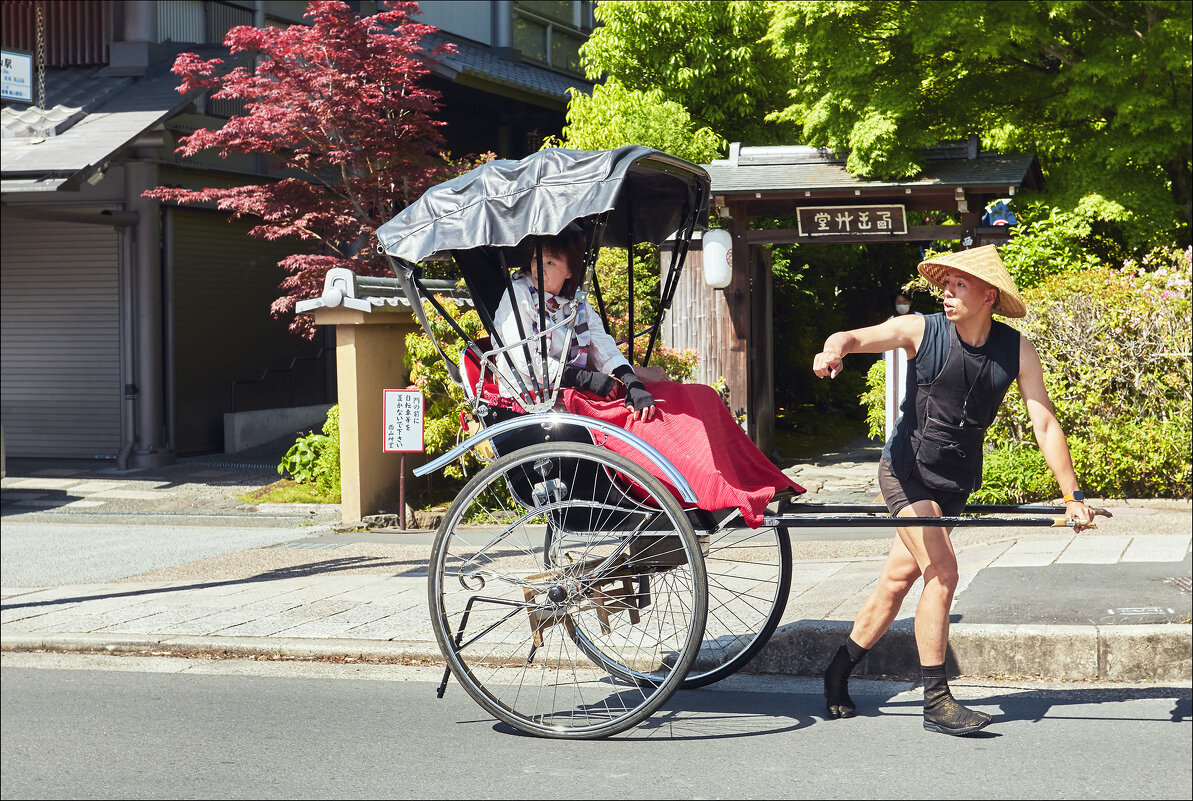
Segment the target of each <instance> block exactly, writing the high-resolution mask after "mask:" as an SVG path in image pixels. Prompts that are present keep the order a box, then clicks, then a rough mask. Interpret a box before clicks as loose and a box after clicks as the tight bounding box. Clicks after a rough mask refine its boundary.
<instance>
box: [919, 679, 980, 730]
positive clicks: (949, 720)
mask: <svg viewBox="0 0 1193 801" xmlns="http://www.w3.org/2000/svg"><path fill="white" fill-rule="evenodd" d="M920 672H921V673H923V675H924V728H925V729H927V730H928V731H934V732H939V733H941V734H952V735H953V736H955V737H960V736H962V735H965V734H973V733H974V732H975V731H977V730H978V729H981V728H984V727H985V726H986V725H988V724H989V723H990V721H991V720H993V718H991V717H990V716H989V715H987V714H986V713H985V712H975V711H974V710H972V709H968V708H967V707H964V706H962V705H961V704H959V703H957V700H956V699H955V698H953V693H952V692H951V691H950V690H949V681H948V679H946V678H945V676H944V665H937V666H936V667H924V666H923V665H920Z"/></svg>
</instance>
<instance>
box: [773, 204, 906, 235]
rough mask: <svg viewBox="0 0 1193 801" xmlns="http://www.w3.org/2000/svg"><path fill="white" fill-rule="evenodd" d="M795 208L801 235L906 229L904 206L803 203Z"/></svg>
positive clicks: (884, 231) (884, 232) (871, 232)
mask: <svg viewBox="0 0 1193 801" xmlns="http://www.w3.org/2000/svg"><path fill="white" fill-rule="evenodd" d="M796 212H797V217H798V219H799V235H800V236H834V235H837V236H840V235H842V234H849V235H851V236H857V235H858V234H862V235H865V234H875V235H877V236H881V235H883V234H905V233H907V214H906V212H905V211H904V207H903V206H801V207H800V208H798V209H796Z"/></svg>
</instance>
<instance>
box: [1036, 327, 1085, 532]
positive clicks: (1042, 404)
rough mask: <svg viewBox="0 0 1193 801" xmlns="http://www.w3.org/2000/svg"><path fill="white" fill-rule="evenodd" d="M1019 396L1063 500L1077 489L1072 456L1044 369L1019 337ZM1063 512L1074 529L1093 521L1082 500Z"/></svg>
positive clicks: (1038, 356)
mask: <svg viewBox="0 0 1193 801" xmlns="http://www.w3.org/2000/svg"><path fill="white" fill-rule="evenodd" d="M1019 394H1020V395H1022V396H1023V403H1024V404H1025V405H1026V406H1027V414H1028V417H1030V418H1031V427H1032V431H1033V432H1034V433H1035V435H1036V444H1038V445H1039V446H1040V452H1041V453H1043V454H1044V461H1045V462H1047V463H1048V469H1050V470H1051V471H1052V475H1054V476H1056V483H1057V484H1059V485H1060V491H1061V494H1062V495H1064V496H1065V497H1066V498H1067V497H1069V496H1071V495H1072V494H1073V492H1075V491H1076V490H1078V489H1080V485H1079V484H1078V483H1077V471H1076V470H1074V469H1073V456H1072V454H1070V453H1069V443H1068V440H1067V439H1066V438H1065V432H1064V430H1063V429H1062V428H1061V427H1060V422H1059V421H1058V420H1057V419H1056V412H1055V411H1054V410H1053V408H1052V401H1051V400H1049V399H1048V390H1047V389H1046V388H1045V387H1044V368H1043V366H1042V365H1041V364H1040V355H1039V354H1038V353H1037V352H1036V348H1035V345H1033V344H1032V343H1031V340H1030V339H1028V338H1027V337H1024V336H1021V337H1020V338H1019ZM1065 513H1066V515H1067V516H1068V517H1069V518H1070V519H1071V520H1074V521H1076V522H1077V528H1078V530H1080V529H1081V528H1082V524H1083V523H1090V522H1092V521H1093V519H1094V512H1093V509H1090V508H1089V506H1087V505H1086V504H1085V502H1084V501H1066V502H1065Z"/></svg>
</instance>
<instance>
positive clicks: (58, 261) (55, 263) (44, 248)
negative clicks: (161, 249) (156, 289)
mask: <svg viewBox="0 0 1193 801" xmlns="http://www.w3.org/2000/svg"><path fill="white" fill-rule="evenodd" d="M72 210H76V209H72ZM78 210H81V211H88V210H89V209H78ZM0 252H2V265H3V269H2V270H0V276H2V277H0V309H2V316H3V320H4V331H3V334H4V335H3V339H2V340H0V341H2V347H0V352H2V354H3V357H2V387H3V389H2V408H3V422H4V438H5V449H6V451H7V455H8V456H10V457H22V456H23V457H44V458H87V459H91V458H105V459H106V458H115V457H116V455H117V453H118V452H119V450H120V441H121V440H120V320H119V309H120V302H119V297H120V296H119V266H118V265H119V242H118V235H117V233H116V231H115V230H114V229H113V228H109V227H107V226H103V225H79V224H75V223H66V222H57V221H55V222H50V221H42V220H25V219H22V220H20V221H19V223H18V224H14V223H13V221H9V222H8V223H6V224H5V226H4V237H3V244H2V250H0Z"/></svg>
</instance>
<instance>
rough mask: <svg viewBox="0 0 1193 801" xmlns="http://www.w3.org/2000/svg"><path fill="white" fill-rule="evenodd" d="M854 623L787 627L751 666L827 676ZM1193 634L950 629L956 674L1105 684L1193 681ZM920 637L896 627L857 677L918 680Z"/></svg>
mask: <svg viewBox="0 0 1193 801" xmlns="http://www.w3.org/2000/svg"><path fill="white" fill-rule="evenodd" d="M852 625H853V624H852V623H850V622H848V621H802V622H799V623H793V624H789V625H786V626H780V627H779V628H778V629H777V630H776V631H775V634H774V636H772V637H771V639H770V642H768V643H767V644H766V647H765V648H763V649H762V651H761V652H760V653H759V654H758V655H757V656H756V657H754V659H753V660H751V662H750V665H749V666H748V669H749V670H750V672H757V673H789V674H792V675H796V676H815V675H820V673H821V672H822V671H823V670H824V666H825V665H826V664H828V661H829V659H831V658H832V655H833V654H834V653H836V651H837V649H838V648H839V647H840V646H841V644H842V643H843V642H844V641H845V638H846V637H847V636H848V635H849V632H850V629H851V627H852ZM1191 650H1193V627H1190V626H1188V625H1186V624H1179V623H1174V624H1152V625H1125V626H1104V627H1103V626H1061V625H1055V626H1048V625H1038V624H1024V625H1005V624H981V623H956V624H953V625H952V626H950V627H949V652H948V655H947V657H946V665H947V669H948V671H949V673H950V674H951V675H962V676H985V677H998V678H1021V677H1022V678H1039V679H1056V680H1060V679H1068V680H1100V681H1143V682H1148V681H1158V682H1159V681H1164V682H1168V681H1191V680H1193V658H1191V657H1190V652H1191ZM919 671H920V667H919V657H918V654H917V651H916V645H915V630H914V627H913V625H912V624H911V623H910V622H906V623H904V622H900V623H897V624H895V625H894V626H892V627H891V628H890V629H889V630H888V631H887V633H886V635H885V636H883V638H882V639H881V640H879V642H878V644H877V645H875V646H874V648H873V649H871V651H870V652H869V653H868V654H867V655H866V657H865V658H864V659H863V660H862V662H861V663H860V664H859V665H858V668H857V670H856V671H855V673H856V674H857V675H868V676H880V675H887V676H889V675H896V676H906V675H918V674H919Z"/></svg>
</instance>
